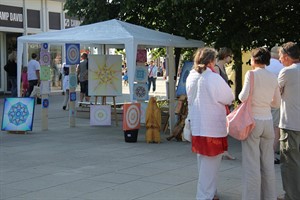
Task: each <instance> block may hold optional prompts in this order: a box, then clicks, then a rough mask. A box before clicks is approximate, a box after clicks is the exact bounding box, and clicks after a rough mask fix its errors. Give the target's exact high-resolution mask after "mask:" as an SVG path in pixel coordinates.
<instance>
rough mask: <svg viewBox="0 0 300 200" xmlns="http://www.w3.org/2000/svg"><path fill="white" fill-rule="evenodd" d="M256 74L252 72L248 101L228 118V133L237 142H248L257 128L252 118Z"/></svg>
mask: <svg viewBox="0 0 300 200" xmlns="http://www.w3.org/2000/svg"><path fill="white" fill-rule="evenodd" d="M253 84H254V74H253V72H252V71H250V92H249V96H248V98H247V100H246V101H244V102H242V103H241V104H240V105H239V106H238V107H236V108H235V109H234V110H233V111H232V112H231V113H230V114H229V115H227V117H226V126H227V132H228V133H229V135H230V136H231V137H233V138H235V139H237V140H246V139H247V138H248V136H249V135H250V133H251V131H252V130H253V129H254V127H255V121H254V119H253V116H252V108H251V101H252V93H253Z"/></svg>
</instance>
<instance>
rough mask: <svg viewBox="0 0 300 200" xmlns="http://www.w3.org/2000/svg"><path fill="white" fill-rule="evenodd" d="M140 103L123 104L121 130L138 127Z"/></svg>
mask: <svg viewBox="0 0 300 200" xmlns="http://www.w3.org/2000/svg"><path fill="white" fill-rule="evenodd" d="M140 120H141V104H140V103H131V104H124V106H123V130H124V131H127V130H135V129H139V128H140V126H141V124H140Z"/></svg>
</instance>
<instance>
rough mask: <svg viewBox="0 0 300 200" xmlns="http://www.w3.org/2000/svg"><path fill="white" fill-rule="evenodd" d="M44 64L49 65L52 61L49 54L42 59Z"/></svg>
mask: <svg viewBox="0 0 300 200" xmlns="http://www.w3.org/2000/svg"><path fill="white" fill-rule="evenodd" d="M42 60H43V63H44V64H47V63H49V61H50V55H49V54H44V55H43V57H42Z"/></svg>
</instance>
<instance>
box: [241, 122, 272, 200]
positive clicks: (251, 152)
mask: <svg viewBox="0 0 300 200" xmlns="http://www.w3.org/2000/svg"><path fill="white" fill-rule="evenodd" d="M255 123H256V125H255V128H254V130H253V131H252V133H251V134H250V136H249V137H248V138H247V139H246V140H245V141H242V167H243V177H242V184H243V192H242V199H243V200H250V199H251V200H276V199H277V195H276V182H275V168H274V151H273V143H274V129H273V121H272V120H255Z"/></svg>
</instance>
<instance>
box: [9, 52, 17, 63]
mask: <svg viewBox="0 0 300 200" xmlns="http://www.w3.org/2000/svg"><path fill="white" fill-rule="evenodd" d="M8 60H9V61H16V60H17V52H16V51H13V52H11V53H10V54H9V55H8Z"/></svg>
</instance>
